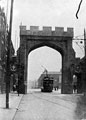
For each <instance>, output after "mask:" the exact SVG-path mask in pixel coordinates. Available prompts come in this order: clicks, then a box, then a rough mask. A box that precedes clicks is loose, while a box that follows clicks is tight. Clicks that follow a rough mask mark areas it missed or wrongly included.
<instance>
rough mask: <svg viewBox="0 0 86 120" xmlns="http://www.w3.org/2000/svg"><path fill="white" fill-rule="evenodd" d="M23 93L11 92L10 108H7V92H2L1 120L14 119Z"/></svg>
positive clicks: (0, 102)
mask: <svg viewBox="0 0 86 120" xmlns="http://www.w3.org/2000/svg"><path fill="white" fill-rule="evenodd" d="M22 97H23V95H22V94H20V95H19V96H18V94H17V93H10V94H9V109H6V94H5V93H4V94H0V120H13V118H14V116H15V114H16V111H17V109H18V106H19V104H20V101H21V99H22Z"/></svg>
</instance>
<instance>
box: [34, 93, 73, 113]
mask: <svg viewBox="0 0 86 120" xmlns="http://www.w3.org/2000/svg"><path fill="white" fill-rule="evenodd" d="M32 95H33V96H34V97H36V98H38V99H41V100H44V101H47V102H50V103H52V104H55V105H59V106H60V107H65V108H67V109H68V110H70V111H71V107H68V106H69V105H68V106H67V105H63V101H65V100H64V99H62V98H57V99H56V98H55V99H53V100H51V99H50V97H49V96H46V95H44V94H42V96H41V97H40V96H38V95H36V94H34V93H33V94H32ZM43 96H46V97H49V98H48V99H47V98H43ZM58 99H59V100H61V101H58V102H59V103H57V102H56V100H58ZM54 100H55V101H54ZM68 104H71V103H70V102H69V103H68ZM73 104H74V106H75V103H73Z"/></svg>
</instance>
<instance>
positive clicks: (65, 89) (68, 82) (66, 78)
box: [61, 55, 73, 94]
mask: <svg viewBox="0 0 86 120" xmlns="http://www.w3.org/2000/svg"><path fill="white" fill-rule="evenodd" d="M61 93H62V94H72V93H73V87H72V72H71V69H70V65H69V61H68V59H67V56H66V55H65V56H63V60H62V89H61Z"/></svg>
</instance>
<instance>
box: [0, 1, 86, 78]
mask: <svg viewBox="0 0 86 120" xmlns="http://www.w3.org/2000/svg"><path fill="white" fill-rule="evenodd" d="M7 1H8V10H7ZM10 1H11V0H1V1H0V4H1V5H2V6H3V7H5V12H6V13H8V14H7V18H8V23H9V10H10V9H9V8H10ZM79 3H80V0H14V7H13V24H12V25H13V27H12V28H13V29H12V41H13V45H14V47H15V49H16V50H17V48H18V47H19V40H20V38H19V26H20V25H21V23H22V25H26V26H27V29H29V28H30V26H39V27H40V29H42V27H43V26H52V29H54V28H55V27H64V29H65V30H66V28H67V27H73V28H74V38H76V37H77V36H79V37H78V38H83V34H84V28H86V13H85V12H86V0H83V2H82V5H81V9H80V11H79V14H78V17H79V19H76V16H75V14H76V11H77V9H78V5H79ZM83 45H84V44H81V43H80V41H78V42H77V41H75V40H74V42H73V48H74V50H75V52H76V57H83V55H84V50H83V48H84V47H83ZM48 51H49V52H48ZM41 52H44V53H46V55H45V57H44V58H42V56H41V55H42V53H41ZM54 53H55V55H54ZM51 54H52V55H51ZM38 55H39V56H40V58H42V60H40V61H41V62H40V64H42V65H44V66H45V67H47V68H48V69H49V70H52V71H53V70H58V69H57V67H56V66H59V70H60V68H61V55H59V53H58V52H56V51H55V50H52V49H50V48H47V47H45V48H40V49H37V50H35V51H33V52H31V54H30V55H29V58H28V59H29V61H30V62H31V66H30V71H31V74H33V75H32V76H35V75H34V74H35V72H34V70H33V69H34V68H37V69H36V70H37V71H42V70H43V68H42V67H41V68H40V65H39V67H38V66H36V64H35V62H34V60H35V61H36V63H37V62H38V60H37V56H38ZM50 55H51V58H50ZM46 56H48V58H49V60H50V59H52V56H53V61H52V62H53V63H55V62H56V60H57V61H58V62H57V64H56V66H54V65H52V66H53V67H54V68H53V69H51V68H52V66H51V63H50V64H49V60H47V61H48V62H47V63H46V64H47V65H45V58H46ZM59 58H60V59H59ZM58 59H59V60H58ZM33 63H34V64H33ZM37 64H38V63H37ZM49 66H51V68H50V67H49ZM31 74H30V75H31Z"/></svg>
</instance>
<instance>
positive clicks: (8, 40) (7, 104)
mask: <svg viewBox="0 0 86 120" xmlns="http://www.w3.org/2000/svg"><path fill="white" fill-rule="evenodd" d="M13 1H14V0H11V9H10V23H9V30H8V36H7V63H6V108H9V91H10V45H11V32H12V17H13Z"/></svg>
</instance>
